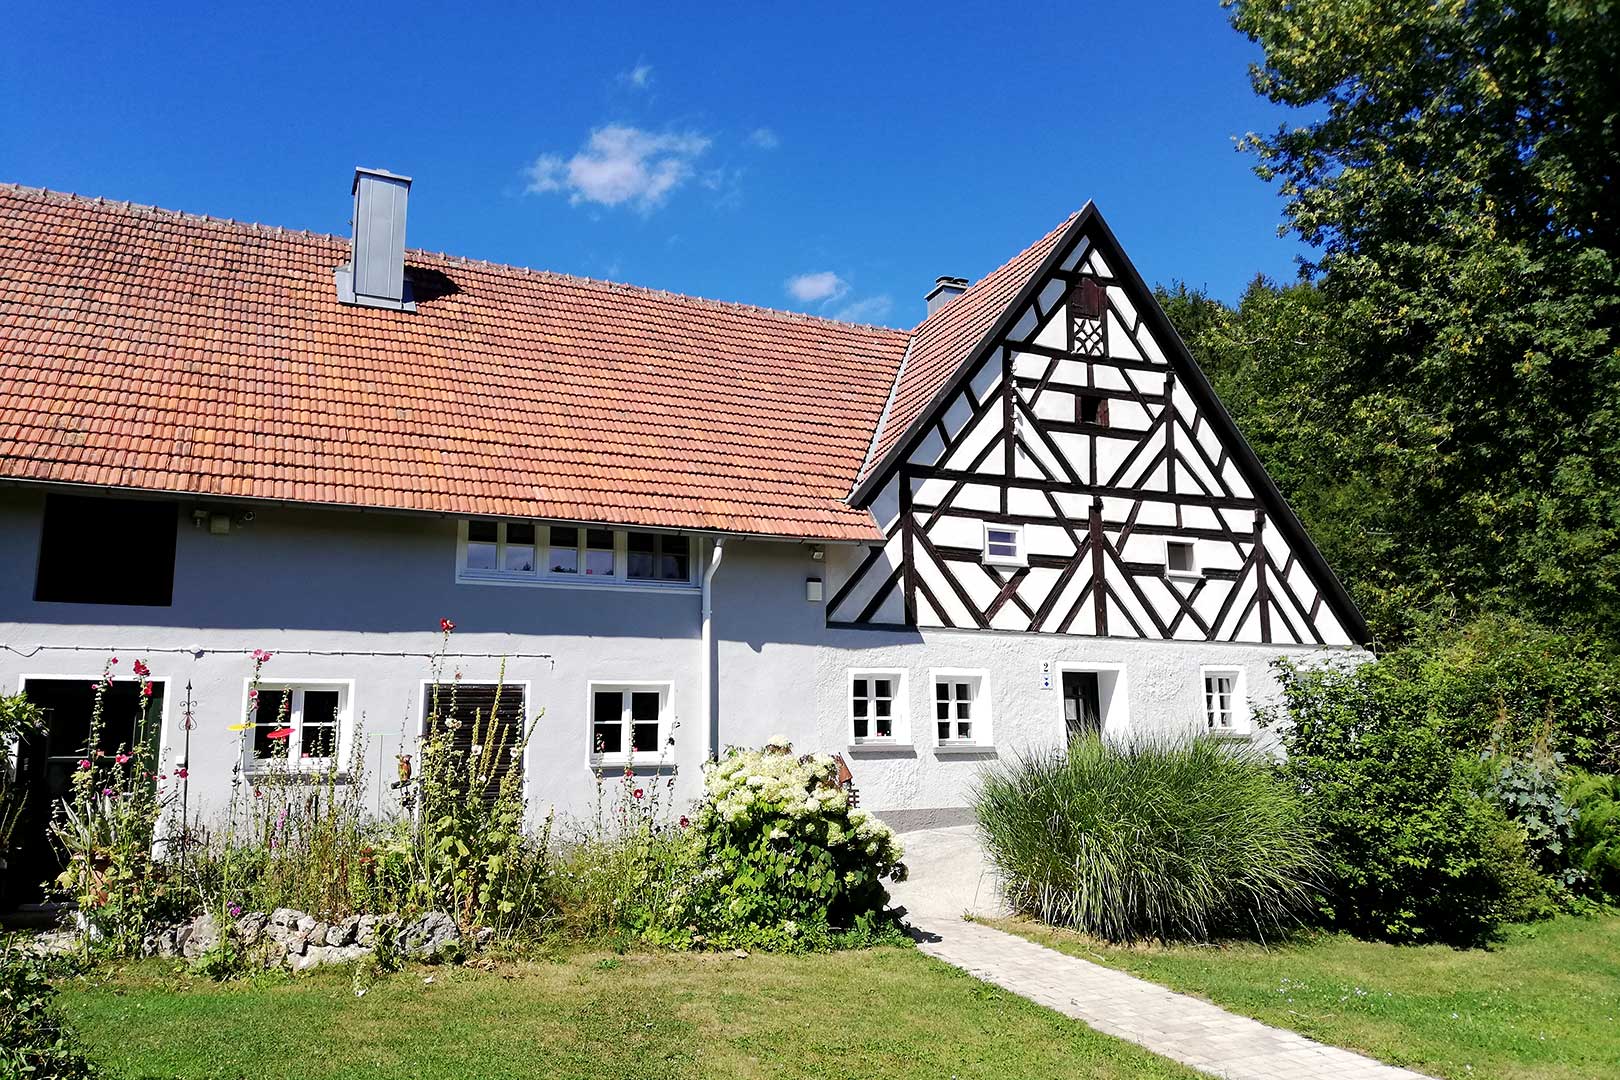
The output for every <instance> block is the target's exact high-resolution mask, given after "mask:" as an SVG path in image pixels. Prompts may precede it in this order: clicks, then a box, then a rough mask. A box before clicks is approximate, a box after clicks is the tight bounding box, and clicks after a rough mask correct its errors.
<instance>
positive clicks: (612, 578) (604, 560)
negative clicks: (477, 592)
mask: <svg viewBox="0 0 1620 1080" xmlns="http://www.w3.org/2000/svg"><path fill="white" fill-rule="evenodd" d="M457 546H458V552H459V553H458V556H457V559H456V579H457V580H458V581H463V582H499V583H503V584H525V585H569V584H591V585H638V586H649V585H651V586H674V587H681V586H685V587H691V586H692V585H693V584H694V578H693V563H694V559H693V554H694V549H695V546H696V545H695V543H694V540H693V538H692V537H690V536H685V535H680V534H677V533H660V532H648V531H642V530H631V529H599V528H592V527H590V526H585V525H553V524H550V523H547V522H535V521H503V520H497V519H495V518H472V519H469V520H465V521H462V522H461V523H460V542H459V544H458V545H457Z"/></svg>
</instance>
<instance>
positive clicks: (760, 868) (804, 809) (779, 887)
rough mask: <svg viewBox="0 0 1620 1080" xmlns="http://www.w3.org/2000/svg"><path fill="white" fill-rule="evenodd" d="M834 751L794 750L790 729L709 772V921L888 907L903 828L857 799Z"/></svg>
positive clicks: (784, 921)
mask: <svg viewBox="0 0 1620 1080" xmlns="http://www.w3.org/2000/svg"><path fill="white" fill-rule="evenodd" d="M837 774H838V769H837V764H836V762H834V760H833V759H832V758H831V757H830V756H828V755H826V754H806V755H803V756H795V755H794V754H793V748H792V745H791V744H790V743H789V742H788V740H787V739H785V738H782V737H775V738H772V739H771V740H770V741H769V743H767V744H766V746H765V747H764V748H763V749H759V750H752V749H739V748H733V749H731V750H729V751H727V753H726V755H725V756H724V757H723V758H721V759H720V760H719V761H716V762H711V763H710V764H709V765H708V766H706V768H705V773H704V797H703V799H702V801H701V803H700V804H699V806H698V809H697V813H696V817H695V820H694V822H693V824H694V825H695V826H696V827H697V832H698V834H699V835H700V837H701V844H702V847H703V851H702V857H703V859H704V860H705V863H706V867H705V871H704V872H703V874H702V877H703V878H704V879H705V881H704V883H705V886H706V888H705V889H704V890H703V892H704V898H703V901H702V903H701V904H700V905H699V906H700V907H702V908H703V914H704V915H705V916H706V917H705V918H703V919H701V920H700V921H702V922H703V923H705V924H706V925H707V926H709V927H710V929H711V930H713V929H717V928H718V929H720V930H722V931H729V933H726V934H725V935H724V936H725V937H726V939H727V940H734V939H743V938H746V939H749V940H753V941H754V942H755V943H756V944H759V943H760V939H759V936H758V935H759V934H762V933H763V934H775V935H779V936H787V937H790V938H791V937H794V936H796V935H803V934H806V933H809V932H814V931H816V930H819V931H821V932H830V931H839V930H846V929H855V930H860V931H863V932H869V931H872V930H874V929H876V928H877V927H878V926H879V924H881V923H883V922H884V921H885V920H888V919H890V918H891V917H889V916H887V914H886V908H887V905H888V892H887V891H886V890H885V889H884V888H883V885H882V883H881V879H883V878H891V879H894V880H898V879H900V878H901V877H903V876H904V872H905V867H904V865H903V864H902V863H901V862H900V858H901V855H902V851H901V846H900V843H899V841H898V840H897V839H896V838H895V834H894V830H893V829H891V828H889V827H888V826H887V825H885V824H884V823H883V822H882V821H880V820H879V819H877V818H875V817H873V816H872V815H871V814H869V813H868V812H866V811H865V810H860V809H857V808H855V807H852V806H851V805H850V793H849V792H848V791H846V790H844V789H843V788H840V787H839V786H838V783H837Z"/></svg>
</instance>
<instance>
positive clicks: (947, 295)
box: [925, 277, 968, 315]
mask: <svg viewBox="0 0 1620 1080" xmlns="http://www.w3.org/2000/svg"><path fill="white" fill-rule="evenodd" d="M967 287H968V281H967V278H965V277H942V278H935V279H934V287H933V288H932V289H929V290H928V296H927V297H926V298H925V299H927V301H928V314H930V315H932V314H933V313H934V312H936V311H938V310H939V309H940V308H942V307H944V306H945V305H946V304H948V303H950V302H951V301H952V300H955V299H956V298H957V297H958V296H961V295H962V294H963V293H965V292H967Z"/></svg>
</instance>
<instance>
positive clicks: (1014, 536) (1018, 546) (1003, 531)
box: [984, 524, 1027, 566]
mask: <svg viewBox="0 0 1620 1080" xmlns="http://www.w3.org/2000/svg"><path fill="white" fill-rule="evenodd" d="M984 561H985V562H986V563H991V564H1000V565H1003V566H1023V565H1025V563H1026V561H1027V560H1026V558H1025V555H1024V528H1023V526H1022V525H988V524H987V525H986V526H985V527H984Z"/></svg>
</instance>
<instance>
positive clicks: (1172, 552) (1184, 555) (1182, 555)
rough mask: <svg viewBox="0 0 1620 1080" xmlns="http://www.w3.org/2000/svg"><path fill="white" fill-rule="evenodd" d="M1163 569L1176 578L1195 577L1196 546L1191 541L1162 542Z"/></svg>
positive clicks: (1196, 566) (1196, 563)
mask: <svg viewBox="0 0 1620 1080" xmlns="http://www.w3.org/2000/svg"><path fill="white" fill-rule="evenodd" d="M1164 569H1165V572H1166V573H1169V574H1171V575H1173V576H1176V577H1197V576H1198V575H1199V570H1198V546H1197V545H1196V544H1194V543H1193V542H1192V541H1191V540H1166V541H1165V542H1164Z"/></svg>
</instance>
